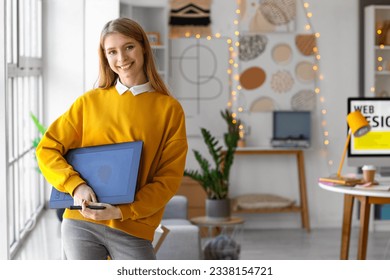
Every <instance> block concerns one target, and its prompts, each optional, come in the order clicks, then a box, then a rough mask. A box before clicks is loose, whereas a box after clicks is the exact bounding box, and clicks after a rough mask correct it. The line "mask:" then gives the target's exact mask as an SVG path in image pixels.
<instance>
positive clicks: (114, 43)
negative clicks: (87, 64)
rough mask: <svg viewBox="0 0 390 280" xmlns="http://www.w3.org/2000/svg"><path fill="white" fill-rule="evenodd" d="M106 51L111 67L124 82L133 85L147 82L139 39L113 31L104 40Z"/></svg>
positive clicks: (129, 85)
mask: <svg viewBox="0 0 390 280" xmlns="http://www.w3.org/2000/svg"><path fill="white" fill-rule="evenodd" d="M104 52H105V54H106V57H107V60H108V64H109V65H110V68H111V69H112V71H114V72H115V73H117V74H118V75H119V79H120V81H121V83H122V84H124V85H126V86H128V87H131V86H134V85H139V84H143V83H146V82H147V79H146V75H145V73H144V70H143V66H144V51H143V49H142V46H141V44H140V43H139V42H138V41H136V40H135V39H133V38H131V37H127V36H124V35H122V34H120V33H112V34H109V35H107V37H106V38H105V40H104Z"/></svg>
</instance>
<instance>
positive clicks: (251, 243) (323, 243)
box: [15, 210, 390, 260]
mask: <svg viewBox="0 0 390 280" xmlns="http://www.w3.org/2000/svg"><path fill="white" fill-rule="evenodd" d="M358 234H359V232H358V229H357V228H353V229H352V234H351V244H350V248H351V249H350V253H349V258H350V259H356V256H357V240H358ZM60 239H61V234H60V222H59V220H58V219H57V217H56V215H55V211H53V210H49V211H46V213H45V214H44V215H43V216H42V218H41V219H40V220H39V221H38V223H37V227H36V228H35V229H34V231H33V232H31V234H30V235H29V237H28V240H27V241H26V243H25V245H24V246H23V249H22V250H20V251H19V252H18V254H17V255H16V256H15V259H31V260H49V259H57V260H58V259H61V241H60ZM340 239H341V229H339V228H336V229H312V230H311V232H310V233H307V232H306V231H305V230H302V229H282V230H280V229H277V230H248V229H244V230H243V234H242V238H241V259H243V260H338V259H339V257H340ZM389 247H390V232H384V231H379V232H378V231H377V232H370V234H369V240H368V248H367V251H368V252H367V259H369V260H383V259H390V248H389Z"/></svg>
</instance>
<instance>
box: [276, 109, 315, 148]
mask: <svg viewBox="0 0 390 280" xmlns="http://www.w3.org/2000/svg"><path fill="white" fill-rule="evenodd" d="M310 127H311V117H310V111H274V113H273V138H274V139H286V140H308V141H310Z"/></svg>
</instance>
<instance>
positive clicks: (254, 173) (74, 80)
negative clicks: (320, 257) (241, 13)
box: [44, 0, 359, 228]
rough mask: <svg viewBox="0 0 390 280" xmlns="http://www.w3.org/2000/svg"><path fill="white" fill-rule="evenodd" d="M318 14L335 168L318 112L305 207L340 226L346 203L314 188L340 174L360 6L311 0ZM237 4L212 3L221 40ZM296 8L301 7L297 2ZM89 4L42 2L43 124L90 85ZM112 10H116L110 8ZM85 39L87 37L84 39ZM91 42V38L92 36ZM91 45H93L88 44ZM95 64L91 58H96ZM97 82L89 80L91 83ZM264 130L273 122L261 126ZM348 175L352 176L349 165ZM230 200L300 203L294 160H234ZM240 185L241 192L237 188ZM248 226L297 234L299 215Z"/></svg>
mask: <svg viewBox="0 0 390 280" xmlns="http://www.w3.org/2000/svg"><path fill="white" fill-rule="evenodd" d="M308 2H309V4H310V10H311V11H312V13H313V18H312V23H313V26H314V28H315V30H316V31H317V32H320V33H321V37H320V38H319V40H318V45H319V50H320V53H321V62H320V67H321V72H322V74H323V76H324V80H323V81H322V82H321V83H320V87H321V94H322V96H323V97H325V100H326V103H325V104H326V105H325V107H326V108H327V109H328V114H327V118H326V119H327V122H328V127H329V133H330V140H331V143H330V145H329V148H328V152H329V158H330V159H333V160H334V161H335V166H333V167H332V168H331V169H329V168H328V166H327V162H326V157H325V156H324V153H323V152H324V151H323V145H322V140H323V139H322V135H321V134H322V129H321V128H320V120H321V115H320V110H319V107H318V109H317V111H316V112H315V114H314V120H315V121H316V123H315V124H314V128H315V129H314V131H313V138H314V139H313V140H314V142H313V146H312V148H311V149H310V150H308V151H307V152H306V153H305V162H306V180H307V188H308V191H307V192H308V202H309V210H310V221H311V225H312V227H339V226H340V225H341V218H342V206H343V200H342V196H341V195H338V194H335V193H329V192H326V191H324V190H322V189H320V188H319V187H318V185H317V180H318V177H321V176H327V175H329V173H330V172H332V173H334V172H336V171H337V164H338V162H339V160H340V156H341V154H342V149H343V145H344V141H345V138H344V135H345V131H346V123H345V116H346V113H347V110H346V100H347V97H349V96H357V95H358V67H359V62H358V30H357V28H358V1H355V0H343V1H339V0H328V1H314V0H308ZM234 3H235V1H226V0H214V1H213V6H212V20H213V25H214V26H215V27H217V28H218V30H217V31H220V32H221V33H223V34H224V35H225V34H230V33H232V31H233V23H232V18H233V17H234V12H235V4H234ZM297 3H298V4H299V3H300V1H297ZM83 9H84V1H82V0H68V1H62V0H46V1H44V18H45V24H44V28H45V30H44V34H45V41H44V50H45V52H44V55H45V73H44V74H45V82H44V86H45V98H46V99H45V112H46V115H45V116H46V119H45V123H46V124H49V123H50V122H52V121H53V120H54V119H55V118H56V117H57V116H59V115H60V114H62V113H63V112H64V111H65V110H66V109H67V108H68V107H69V105H70V104H71V103H72V101H73V100H74V99H75V98H76V97H77V96H79V95H80V94H82V93H83V92H84V90H86V89H88V88H89V87H90V86H89V85H87V87H85V83H86V74H85V72H84V69H85V65H84V59H83V55H84V43H83V42H84V39H83V38H84V37H83V36H84V35H85V34H83V26H84V24H85V23H84V20H85V18H84V14H85V11H84V10H83ZM112 9H115V5H114V6H113V7H112ZM85 38H87V37H85ZM91 38H92V37H91ZM91 40H93V39H91ZM89 43H90V45H91V49H85V52H88V54H93V53H96V47H95V46H97V42H96V45H95V44H93V42H88V45H89ZM91 57H92V56H91ZM88 73H89V72H88ZM90 79H92V78H90V77H89V78H88V80H90ZM261 125H264V126H267V125H270V124H269V123H260V124H259V126H260V127H261ZM189 145H190V152H189V156H188V160H187V165H188V167H189V168H197V164H196V163H195V161H194V158H193V156H192V152H191V150H192V149H193V148H196V149H199V150H201V151H204V153H205V154H207V151H206V147H205V146H204V145H203V142H201V141H200V140H199V139H196V138H195V139H189ZM343 171H344V172H343V173H345V172H350V171H352V172H353V171H354V169H351V168H348V167H347V166H344V169H343ZM232 172H233V173H232V186H231V193H232V195H235V194H238V193H241V192H255V191H261V192H272V193H276V194H280V195H283V196H287V197H290V198H294V199H297V200H298V191H297V190H298V186H297V180H298V179H297V172H296V165H295V159H294V158H292V157H291V158H285V157H279V156H274V157H268V156H259V157H258V158H256V160H254V159H253V160H249V159H246V158H239V157H236V159H235V167H234V170H232ZM237 186H240V189H238V187H237ZM245 218H246V219H247V223H246V225H247V226H248V227H258V228H266V227H300V223H301V222H300V216H299V215H298V214H296V213H292V214H267V215H246V216H245Z"/></svg>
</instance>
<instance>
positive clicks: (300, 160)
mask: <svg viewBox="0 0 390 280" xmlns="http://www.w3.org/2000/svg"><path fill="white" fill-rule="evenodd" d="M235 154H236V155H295V156H296V159H297V171H298V181H299V198H300V205H292V206H290V207H282V208H258V209H251V210H236V211H234V212H235V213H274V212H300V213H301V220H302V227H303V228H305V229H306V230H307V231H308V232H310V221H309V206H308V203H307V193H306V177H305V162H304V151H303V150H301V149H281V148H279V149H274V148H268V149H267V148H261V149H260V148H252V147H247V148H238V149H236V152H235Z"/></svg>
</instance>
